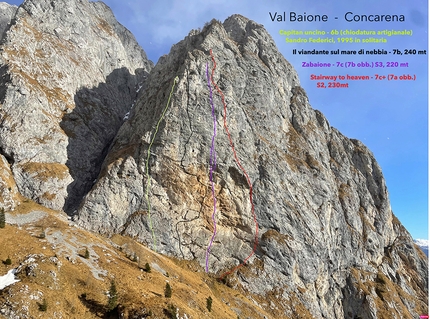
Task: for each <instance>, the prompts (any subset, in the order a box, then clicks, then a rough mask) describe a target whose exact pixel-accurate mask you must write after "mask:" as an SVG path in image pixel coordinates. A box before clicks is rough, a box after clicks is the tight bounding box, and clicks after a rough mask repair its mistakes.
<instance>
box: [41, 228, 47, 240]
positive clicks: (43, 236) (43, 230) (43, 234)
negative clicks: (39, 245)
mask: <svg viewBox="0 0 430 319" xmlns="http://www.w3.org/2000/svg"><path fill="white" fill-rule="evenodd" d="M45 237H46V233H45V229H43V227H42V231H41V232H40V235H39V238H40V239H43V238H45Z"/></svg>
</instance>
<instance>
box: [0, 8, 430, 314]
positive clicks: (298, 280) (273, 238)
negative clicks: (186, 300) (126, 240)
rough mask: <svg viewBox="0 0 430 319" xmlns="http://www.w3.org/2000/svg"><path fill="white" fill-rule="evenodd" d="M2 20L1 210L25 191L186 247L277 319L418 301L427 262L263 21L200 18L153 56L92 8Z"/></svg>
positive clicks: (91, 222)
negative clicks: (201, 22)
mask: <svg viewBox="0 0 430 319" xmlns="http://www.w3.org/2000/svg"><path fill="white" fill-rule="evenodd" d="M9 16H10V17H11V18H10V21H9V22H7V21H6V20H7V19H6V20H4V19H3V20H0V21H6V22H7V23H6V24H4V23H3V22H1V23H3V24H1V25H7V26H6V27H4V30H5V32H3V34H4V35H3V41H2V44H1V50H0V63H1V68H0V72H1V74H2V76H1V77H0V103H1V108H0V117H1V126H0V160H1V161H0V169H1V172H2V173H1V175H0V185H2V187H1V188H0V196H2V198H3V199H4V200H3V201H2V202H1V203H0V204H1V205H2V206H4V207H5V208H6V209H7V210H12V209H14V208H16V207H17V206H18V205H19V204H20V203H21V201H22V199H23V197H22V196H24V197H27V198H30V199H32V200H34V201H36V202H38V203H40V204H43V205H45V206H47V207H50V208H54V209H56V210H64V211H66V212H67V213H68V214H69V215H74V221H75V222H76V224H78V225H79V226H82V227H84V228H86V229H88V230H91V231H95V232H99V233H102V234H104V235H107V236H113V235H114V234H121V235H124V236H129V237H131V238H133V239H135V240H137V241H139V242H141V243H144V244H146V245H147V246H148V247H149V248H151V249H153V250H154V251H156V252H157V253H161V254H165V255H169V256H171V257H174V258H180V259H185V260H189V261H194V262H195V263H196V267H197V268H199V267H200V269H201V270H203V269H204V270H205V271H207V272H208V274H211V275H212V276H216V277H218V278H220V279H222V280H223V281H224V282H225V283H226V284H227V285H228V286H229V287H232V288H235V289H238V290H241V291H246V292H247V293H250V294H254V295H255V296H260V297H261V300H263V299H264V298H266V299H267V302H266V303H263V304H262V305H261V307H263V308H264V309H265V311H267V312H270V313H271V315H272V316H273V317H289V318H300V317H303V316H307V317H315V318H321V317H325V318H345V317H349V318H355V317H356V318H358V317H361V318H366V319H367V318H376V317H379V318H385V317H391V318H398V319H400V318H405V317H406V318H407V317H410V316H416V315H417V314H418V313H419V312H421V311H425V309H426V305H427V301H428V296H427V295H428V291H427V286H428V285H427V284H428V277H427V271H428V262H427V259H426V258H425V257H423V254H422V252H421V251H420V250H419V249H417V247H415V245H413V241H412V238H411V236H410V234H409V233H408V232H407V231H406V229H405V228H404V227H403V226H402V225H401V224H400V222H399V221H398V220H397V218H396V217H395V216H394V215H393V212H392V211H391V207H390V203H389V198H388V190H387V187H386V183H385V180H384V177H383V174H382V170H381V168H380V166H379V165H378V163H377V161H376V159H375V158H374V156H373V154H372V152H371V151H370V150H369V149H368V148H367V147H366V146H365V145H364V144H363V143H361V142H359V141H357V140H352V139H348V138H347V137H345V136H344V135H342V134H341V133H340V132H339V131H338V130H336V129H334V128H332V127H331V126H330V125H329V123H328V121H327V119H326V118H325V117H324V115H323V114H322V113H321V112H319V111H316V110H314V109H313V108H312V107H311V105H310V104H309V100H308V98H307V95H306V92H305V90H304V89H303V88H302V87H300V82H299V78H298V75H297V72H296V71H295V70H294V68H293V67H292V65H291V64H290V63H289V62H288V61H287V60H286V59H285V58H284V57H283V56H282V54H281V53H280V52H279V51H278V49H277V47H276V45H275V43H274V41H273V39H272V38H271V36H270V35H269V34H268V32H267V31H266V30H265V29H264V27H263V26H262V25H260V24H258V23H255V22H253V21H251V20H249V19H247V18H245V17H243V16H240V15H233V16H231V17H229V18H228V19H226V20H225V22H224V23H220V22H219V21H216V20H212V21H211V22H210V23H208V24H207V25H206V26H205V27H203V29H202V30H200V31H192V32H190V34H189V35H188V36H187V37H185V38H184V39H183V40H182V41H180V42H179V43H177V44H175V45H173V46H172V49H171V51H170V52H169V54H167V55H165V56H163V57H161V58H160V59H159V61H158V63H157V64H156V65H155V66H153V65H152V63H151V62H150V61H148V60H147V58H146V55H145V53H144V51H143V50H142V49H141V48H140V47H139V46H138V44H137V43H136V41H135V38H134V37H133V36H132V35H131V33H130V32H129V31H128V30H126V29H125V28H124V27H123V26H121V25H120V24H119V23H118V22H117V21H116V20H115V19H114V17H113V15H112V12H111V11H110V10H109V9H108V8H107V7H106V6H105V5H104V4H100V3H92V2H88V1H86V0H80V1H77V0H76V1H72V2H67V5H66V2H65V1H57V2H52V1H33V0H27V1H26V2H25V3H24V4H23V5H22V6H20V7H19V9H17V11H16V13H14V9H11V10H10V13H9V15H8V17H9ZM2 17H3V16H2ZM141 89H142V90H141ZM17 105H18V106H19V107H17ZM34 123H37V125H35V124H34ZM405 256H407V257H405ZM411 278H413V279H411ZM405 291H407V292H408V295H407V294H405ZM269 301H270V302H269ZM275 302H276V307H272V305H273V304H272V303H275ZM399 305H400V306H399ZM390 307H391V308H390ZM256 316H259V315H258V314H256ZM260 317H262V316H260Z"/></svg>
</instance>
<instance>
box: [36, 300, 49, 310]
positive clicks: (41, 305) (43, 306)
mask: <svg viewBox="0 0 430 319" xmlns="http://www.w3.org/2000/svg"><path fill="white" fill-rule="evenodd" d="M37 305H38V306H39V311H46V310H48V303H47V302H46V299H43V301H42V303H37Z"/></svg>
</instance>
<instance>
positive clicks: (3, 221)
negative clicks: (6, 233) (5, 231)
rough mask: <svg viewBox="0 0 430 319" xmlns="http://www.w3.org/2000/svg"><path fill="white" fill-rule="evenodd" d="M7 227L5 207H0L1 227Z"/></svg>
mask: <svg viewBox="0 0 430 319" xmlns="http://www.w3.org/2000/svg"><path fill="white" fill-rule="evenodd" d="M5 227H6V214H5V212H4V208H3V207H2V208H1V209H0V228H5Z"/></svg>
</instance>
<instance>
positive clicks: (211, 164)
mask: <svg viewBox="0 0 430 319" xmlns="http://www.w3.org/2000/svg"><path fill="white" fill-rule="evenodd" d="M215 67H216V66H215V64H214V68H213V69H212V73H213V72H214V69H215ZM206 78H207V80H208V89H209V100H210V102H211V106H212V118H213V122H214V123H213V126H214V133H213V135H212V144H211V152H210V158H209V167H210V170H209V179H210V181H211V186H212V197H213V200H214V211H213V213H212V222H213V225H214V232H213V235H212V238H211V240H210V242H209V245H208V249H207V250H206V272H208V271H209V254H210V252H211V248H212V244H213V241H214V239H215V236H216V219H215V215H216V197H215V183H214V181H213V171H214V170H215V169H216V152H215V136H216V116H215V106H214V101H213V99H212V87H211V80H210V77H209V64H208V63H206Z"/></svg>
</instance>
